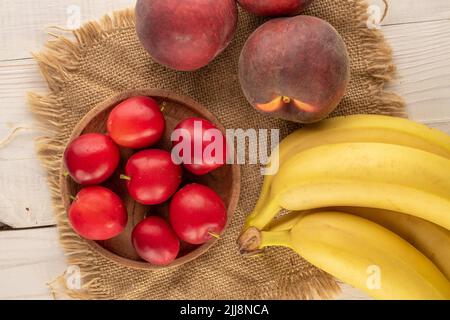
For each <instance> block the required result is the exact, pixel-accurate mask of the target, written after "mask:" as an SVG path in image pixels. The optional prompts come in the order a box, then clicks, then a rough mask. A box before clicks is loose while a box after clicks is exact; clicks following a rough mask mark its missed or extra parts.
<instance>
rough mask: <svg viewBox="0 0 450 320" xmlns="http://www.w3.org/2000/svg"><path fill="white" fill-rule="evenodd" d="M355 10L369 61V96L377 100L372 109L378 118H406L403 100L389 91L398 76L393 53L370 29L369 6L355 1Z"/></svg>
mask: <svg viewBox="0 0 450 320" xmlns="http://www.w3.org/2000/svg"><path fill="white" fill-rule="evenodd" d="M355 6H356V22H355V23H357V24H358V25H359V31H360V37H361V39H362V40H363V47H362V51H363V56H364V57H366V58H367V59H366V62H367V69H366V70H367V75H368V80H367V84H366V86H367V88H368V92H369V94H368V96H370V97H373V100H372V105H371V107H372V108H374V110H376V112H375V113H378V114H388V115H391V116H397V117H402V118H406V117H407V115H406V112H405V108H404V106H405V104H404V101H403V99H402V98H401V97H400V96H398V95H397V94H395V93H393V92H389V91H386V90H385V85H386V83H388V82H390V81H392V80H393V79H394V78H395V75H396V67H395V64H394V61H393V58H392V49H391V47H390V46H389V44H388V43H387V42H386V41H385V39H384V35H383V33H382V32H381V31H380V30H377V29H371V28H369V27H368V25H367V21H369V14H368V5H367V3H366V2H365V1H364V0H355ZM386 10H388V8H386Z"/></svg>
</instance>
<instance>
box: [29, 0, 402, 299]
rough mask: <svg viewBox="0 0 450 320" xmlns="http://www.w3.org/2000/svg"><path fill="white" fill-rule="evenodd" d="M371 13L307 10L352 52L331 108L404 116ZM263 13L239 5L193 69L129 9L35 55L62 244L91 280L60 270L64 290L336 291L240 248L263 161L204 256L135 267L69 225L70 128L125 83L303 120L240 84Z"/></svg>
mask: <svg viewBox="0 0 450 320" xmlns="http://www.w3.org/2000/svg"><path fill="white" fill-rule="evenodd" d="M366 12H367V5H366V4H365V2H364V1H362V0H339V1H336V0H316V1H315V3H314V5H312V6H311V7H310V8H309V9H308V11H307V12H306V13H305V14H309V15H315V16H318V17H320V18H323V19H325V20H327V21H329V22H330V23H331V24H332V25H333V26H334V27H335V28H336V29H337V30H338V31H339V32H340V34H341V35H342V37H343V39H344V40H345V42H346V44H347V46H348V50H349V53H350V58H351V75H352V80H351V83H350V87H349V89H348V93H347V95H346V97H345V99H344V100H343V101H342V103H341V105H340V106H339V108H338V109H337V110H336V111H335V112H334V114H333V115H344V114H355V113H376V114H387V115H395V116H404V109H403V103H402V101H401V99H400V98H399V97H397V96H396V95H395V94H393V93H388V92H386V91H385V90H384V85H385V83H386V82H387V81H389V80H390V79H391V78H392V77H393V74H394V69H395V68H394V65H393V63H392V58H391V51H390V48H389V46H388V45H387V44H386V42H385V41H384V39H383V36H382V34H381V33H380V32H379V31H377V30H370V29H369V28H368V27H367V25H366V21H367V14H366ZM262 22H263V20H262V19H260V18H256V17H254V16H251V15H249V14H246V13H243V12H240V15H239V29H238V32H237V34H236V37H235V39H234V41H233V42H232V44H231V45H230V46H229V47H228V48H227V49H226V50H225V52H223V53H222V54H221V55H220V56H219V57H218V58H217V59H216V60H215V61H214V62H213V63H211V64H210V65H209V66H207V67H205V68H203V69H201V70H199V71H197V72H193V73H185V72H175V71H171V70H168V69H166V68H164V67H162V66H160V65H158V64H157V63H155V62H153V61H152V59H151V58H150V57H149V56H148V54H147V53H146V52H145V51H144V49H143V48H142V47H141V46H140V44H139V41H138V39H137V37H136V35H135V25H134V14H133V12H132V11H131V10H126V11H119V12H116V13H114V14H113V15H112V16H106V17H104V18H103V19H102V20H101V21H99V22H89V23H87V24H86V25H84V26H83V27H81V28H80V29H78V30H75V31H73V32H72V33H73V36H74V38H75V39H73V37H70V40H69V38H67V37H65V36H64V35H62V34H61V35H57V36H56V38H55V39H54V40H53V41H50V42H49V43H48V44H47V46H46V50H45V51H44V52H43V53H41V54H36V59H37V61H38V63H39V66H40V69H41V71H42V74H43V76H44V78H45V79H46V80H47V82H48V86H49V88H50V91H51V93H50V94H48V95H39V94H36V93H32V94H30V103H31V105H32V108H33V111H34V112H35V114H36V115H37V116H38V117H39V119H40V122H41V124H42V126H43V128H44V129H45V130H46V131H45V135H44V136H43V137H42V138H41V139H40V140H39V142H38V147H39V155H40V157H41V159H42V163H43V165H44V166H45V168H46V169H47V171H48V180H49V185H50V188H51V192H52V197H53V204H54V211H55V214H56V220H57V223H58V229H59V232H60V239H61V245H62V247H63V248H64V250H65V252H66V254H67V257H68V262H69V264H70V265H76V266H78V267H79V268H80V270H81V274H82V277H83V284H84V285H83V288H82V290H71V289H69V288H68V287H67V286H66V283H65V281H64V278H63V277H61V279H60V281H59V283H60V284H61V286H62V292H61V291H60V293H63V294H66V295H69V296H71V297H75V298H85V299H269V298H272V299H283V298H284V299H297V298H314V297H320V298H329V297H332V296H333V295H334V294H336V293H337V292H338V290H339V289H338V286H337V284H336V282H335V280H334V279H333V278H332V277H330V276H329V275H327V274H325V273H324V272H322V271H320V270H318V269H317V268H315V267H313V266H311V265H310V264H308V263H307V262H305V261H304V260H303V259H302V258H300V257H298V256H297V255H296V254H294V253H292V252H290V251H288V250H284V249H273V250H268V251H267V252H266V253H265V254H264V255H262V256H260V257H256V258H251V259H250V258H243V257H241V256H240V255H239V253H238V252H237V248H236V243H235V242H236V238H237V236H238V235H239V232H240V230H241V227H242V225H243V221H244V219H245V216H246V214H248V213H249V212H250V211H251V210H252V207H253V206H254V204H255V202H256V199H257V197H258V193H259V189H260V185H261V182H262V177H261V176H260V171H259V167H258V166H252V165H244V166H242V189H241V199H240V202H239V205H238V209H237V212H236V215H235V218H234V220H233V221H232V223H231V225H230V227H229V229H228V231H227V232H226V235H225V236H224V237H223V238H222V239H221V240H220V241H219V242H218V243H217V244H216V245H215V246H214V247H213V248H212V249H210V250H209V251H208V252H207V253H206V254H204V255H203V256H201V257H200V258H198V259H197V260H195V261H193V262H191V263H188V264H185V265H183V266H180V267H176V268H169V269H165V270H162V271H138V270H132V269H128V268H126V267H123V266H120V265H117V264H115V263H113V262H111V261H108V260H106V259H104V258H103V257H101V256H99V255H98V254H96V253H94V252H93V251H92V250H91V249H90V247H88V246H87V245H86V243H85V242H84V241H83V240H82V239H80V238H79V237H78V236H77V235H76V234H75V233H74V232H73V231H72V230H71V228H70V226H69V224H68V220H67V215H66V212H65V211H64V208H63V205H62V202H61V194H60V190H59V186H58V179H59V175H60V172H59V168H60V163H61V157H62V154H63V150H64V147H65V145H66V143H67V140H68V138H69V136H70V134H71V132H72V129H73V128H74V126H75V124H76V123H77V122H78V121H80V120H81V118H82V117H83V116H84V115H85V114H86V113H87V112H88V111H89V110H90V109H91V108H92V107H94V106H95V105H96V104H98V103H99V102H101V101H103V100H105V99H106V98H108V97H110V96H112V95H115V94H117V93H119V92H121V91H123V90H128V89H142V88H149V87H154V88H164V89H169V90H173V91H175V92H177V93H181V94H185V95H188V96H191V97H193V98H194V99H196V100H198V101H199V102H200V103H202V104H203V105H205V106H206V107H207V108H209V110H210V111H212V112H213V113H214V114H215V115H216V116H217V117H218V118H219V119H220V121H221V122H222V123H223V125H224V126H226V127H228V128H243V129H246V128H279V129H281V133H282V135H283V136H284V135H286V134H288V133H289V132H291V131H292V130H294V129H295V128H297V125H295V124H293V123H288V122H284V121H279V120H274V119H270V118H269V117H266V116H263V115H260V114H258V113H257V112H255V111H254V109H253V108H251V107H250V106H249V105H248V103H247V101H246V100H245V98H244V97H243V95H242V93H241V90H240V87H239V83H238V78H237V61H238V57H239V53H240V50H241V48H242V46H243V44H244V42H245V40H246V39H247V37H248V36H249V34H250V33H251V32H252V31H253V30H255V29H256V27H257V26H258V25H260V24H261V23H262ZM61 286H60V287H61Z"/></svg>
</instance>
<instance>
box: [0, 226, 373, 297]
mask: <svg viewBox="0 0 450 320" xmlns="http://www.w3.org/2000/svg"><path fill="white" fill-rule="evenodd" d="M0 243H1V244H2V245H1V246H0V299H39V300H41V299H42V300H43V299H45V300H50V299H53V296H52V294H51V291H50V289H49V288H48V286H47V284H48V283H50V282H52V281H53V280H55V279H56V278H57V277H58V276H60V275H62V274H63V273H64V272H65V271H66V269H67V266H66V260H65V257H64V255H63V253H62V250H61V248H60V247H59V245H58V232H57V230H56V228H54V227H51V228H41V229H31V230H19V231H4V232H0ZM341 286H342V290H343V292H342V294H341V295H340V296H339V297H337V298H338V299H352V300H361V299H368V297H367V295H365V294H364V293H363V292H361V291H359V290H357V289H354V288H352V287H351V286H349V285H346V284H341Z"/></svg>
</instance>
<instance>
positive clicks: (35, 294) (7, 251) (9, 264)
mask: <svg viewBox="0 0 450 320" xmlns="http://www.w3.org/2000/svg"><path fill="white" fill-rule="evenodd" d="M0 243H1V245H0V299H52V295H51V293H50V290H49V288H48V287H47V283H49V282H51V281H53V280H54V279H55V278H56V277H57V276H59V275H61V274H63V273H64V271H65V269H66V261H65V257H64V255H63V253H62V250H61V249H60V247H59V245H58V233H57V230H56V228H54V227H52V228H40V229H30V230H19V231H2V232H0Z"/></svg>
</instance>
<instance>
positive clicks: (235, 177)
mask: <svg viewBox="0 0 450 320" xmlns="http://www.w3.org/2000/svg"><path fill="white" fill-rule="evenodd" d="M134 96H147V97H155V98H159V99H161V98H162V99H164V100H172V101H174V102H176V103H178V104H182V105H185V106H186V107H188V108H190V109H192V110H193V111H194V112H196V113H198V114H199V115H200V116H201V117H202V118H205V119H206V120H209V121H211V122H212V123H213V124H214V125H215V126H216V127H217V128H218V129H219V130H220V131H222V133H223V134H225V128H224V126H223V125H222V124H221V123H220V121H219V120H218V119H217V117H216V116H215V115H214V114H213V113H211V112H210V111H209V110H208V109H207V108H206V107H204V106H203V105H201V104H200V103H199V102H197V101H196V100H194V99H192V98H190V97H188V96H185V95H181V94H178V93H174V92H173V91H169V90H165V89H158V88H147V89H134V90H126V91H123V92H121V93H118V94H114V95H112V96H110V97H109V98H107V99H106V100H104V101H102V102H100V103H98V104H97V105H95V106H94V107H93V108H92V109H91V110H90V111H89V112H88V113H87V114H86V115H85V116H84V117H83V118H82V119H81V120H80V121H79V122H78V123H77V124H76V126H75V127H74V129H73V131H72V134H71V135H70V138H69V140H68V141H67V143H66V146H67V145H69V144H70V143H71V142H72V141H73V140H74V139H76V138H77V137H79V136H80V135H81V134H82V133H83V131H84V129H85V128H86V126H87V124H88V123H89V122H90V121H91V120H92V119H93V118H95V117H96V116H97V115H99V114H100V113H102V112H103V111H105V110H106V109H108V108H111V107H112V106H114V105H117V104H119V103H120V102H122V101H124V100H126V99H128V98H131V97H134ZM234 149H235V148H234ZM234 152H235V157H234V158H235V159H236V150H234ZM229 165H230V166H231V173H232V174H231V179H232V187H231V195H230V202H229V205H228V207H227V223H226V225H225V227H224V229H223V231H222V233H221V235H223V234H225V233H226V232H227V230H228V228H229V225H230V223H231V220H232V219H233V217H234V214H235V211H236V209H237V205H238V202H239V196H240V187H241V173H240V166H239V165H238V164H236V163H234V164H229ZM65 171H66V167H65V164H64V158H63V156H62V158H61V166H60V178H59V186H60V190H61V198H62V201H63V205H64V210H65V214H66V215H67V214H68V211H69V208H70V205H71V201H70V198H69V196H68V193H69V192H68V180H69V179H71V178H70V176H66V175H65V174H64V172H65ZM69 224H70V223H69ZM73 232H74V231H73ZM74 234H76V233H75V232H74ZM77 236H78V237H80V239H82V240H84V241H85V242H86V243H87V244H88V245H89V247H90V248H91V249H92V250H93V251H95V252H97V253H98V254H100V255H101V256H102V257H103V258H106V259H107V260H110V261H112V262H115V263H117V264H119V265H122V266H126V267H129V268H131V269H139V270H161V269H167V268H171V267H177V266H181V265H183V264H185V263H188V262H191V261H193V260H195V259H196V258H198V257H199V256H201V255H202V254H204V253H205V252H207V251H208V250H209V249H210V248H211V247H212V246H213V245H214V244H216V242H218V241H219V240H220V239H217V238H213V239H211V240H209V241H208V242H206V243H204V244H202V245H201V246H199V247H198V248H196V249H194V250H192V251H191V252H189V253H188V254H186V255H184V256H182V257H180V258H177V259H175V260H174V261H173V262H172V263H171V264H169V265H166V266H156V265H152V264H150V263H149V262H146V261H144V260H142V261H137V260H132V259H128V258H125V257H122V256H119V255H117V254H115V253H113V252H111V251H109V250H107V249H106V248H104V247H103V246H101V245H100V244H99V243H97V242H96V241H93V240H88V239H85V238H83V237H81V236H79V235H77Z"/></svg>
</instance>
